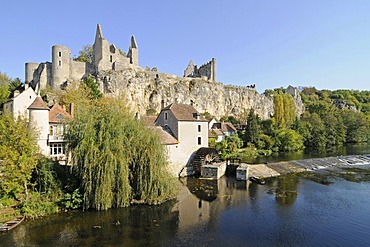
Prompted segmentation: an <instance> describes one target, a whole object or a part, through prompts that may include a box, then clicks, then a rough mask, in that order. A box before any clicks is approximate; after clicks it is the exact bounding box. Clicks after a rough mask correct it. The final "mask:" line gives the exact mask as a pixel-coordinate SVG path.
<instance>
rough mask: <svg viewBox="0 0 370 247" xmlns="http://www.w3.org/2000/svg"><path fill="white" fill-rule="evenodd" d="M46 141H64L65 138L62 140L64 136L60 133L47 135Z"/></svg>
mask: <svg viewBox="0 0 370 247" xmlns="http://www.w3.org/2000/svg"><path fill="white" fill-rule="evenodd" d="M48 141H49V142H65V141H66V140H64V136H62V135H49V136H48Z"/></svg>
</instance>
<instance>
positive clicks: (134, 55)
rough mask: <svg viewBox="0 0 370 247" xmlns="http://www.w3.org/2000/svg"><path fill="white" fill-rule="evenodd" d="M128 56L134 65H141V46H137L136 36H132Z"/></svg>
mask: <svg viewBox="0 0 370 247" xmlns="http://www.w3.org/2000/svg"><path fill="white" fill-rule="evenodd" d="M127 57H129V58H130V63H131V64H133V65H136V66H138V65H139V48H138V47H137V43H136V39H135V36H134V35H132V36H131V45H130V47H129V49H128V54H127Z"/></svg>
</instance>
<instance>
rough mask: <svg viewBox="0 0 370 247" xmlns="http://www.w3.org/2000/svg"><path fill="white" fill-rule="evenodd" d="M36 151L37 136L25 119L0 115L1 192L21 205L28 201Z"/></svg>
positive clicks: (35, 163) (35, 161) (35, 162)
mask: <svg viewBox="0 0 370 247" xmlns="http://www.w3.org/2000/svg"><path fill="white" fill-rule="evenodd" d="M37 151H38V147H37V143H36V138H35V134H34V132H33V131H32V130H30V129H29V128H28V124H27V122H26V120H25V119H21V118H18V119H17V120H14V119H13V117H12V116H10V115H8V114H2V115H0V169H1V170H2V172H1V171H0V174H1V173H2V176H1V177H0V179H1V180H2V183H1V184H0V192H2V193H5V194H7V195H10V196H12V197H14V198H15V199H17V200H20V201H25V200H27V199H28V192H29V186H30V180H31V177H32V171H33V169H34V168H35V167H36V165H37V159H36V156H35V155H36V153H37Z"/></svg>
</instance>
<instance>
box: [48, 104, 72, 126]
mask: <svg viewBox="0 0 370 247" xmlns="http://www.w3.org/2000/svg"><path fill="white" fill-rule="evenodd" d="M71 118H72V117H71V115H70V114H69V113H68V112H66V111H65V110H64V109H63V108H62V107H61V106H60V105H58V104H55V105H53V107H52V108H51V109H50V112H49V122H50V123H60V122H63V121H66V120H69V119H71Z"/></svg>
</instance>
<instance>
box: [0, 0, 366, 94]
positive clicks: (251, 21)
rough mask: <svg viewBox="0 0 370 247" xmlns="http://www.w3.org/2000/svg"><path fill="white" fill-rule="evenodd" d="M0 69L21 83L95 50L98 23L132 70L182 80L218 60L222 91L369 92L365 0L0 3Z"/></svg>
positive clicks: (15, 0)
mask: <svg viewBox="0 0 370 247" xmlns="http://www.w3.org/2000/svg"><path fill="white" fill-rule="evenodd" d="M0 9H1V15H0V23H1V27H2V28H1V32H0V33H1V39H0V44H1V45H0V71H2V72H5V73H7V74H8V75H9V76H10V77H13V78H15V77H20V78H21V79H22V80H24V63H25V62H45V61H51V46H52V45H55V44H60V45H65V46H68V47H70V48H71V50H72V54H73V55H77V54H78V51H79V50H81V49H82V47H83V46H84V45H86V44H92V43H93V41H94V37H95V30H96V24H97V23H100V24H101V25H102V28H103V35H104V37H105V38H106V39H108V40H109V41H110V42H111V43H114V44H116V45H117V46H118V47H120V48H121V49H122V50H124V51H127V48H128V46H129V41H130V36H131V35H132V34H133V35H135V36H136V40H137V42H138V46H139V64H140V65H141V66H142V67H145V66H150V67H158V69H159V70H160V71H162V72H167V73H171V74H175V75H179V76H182V75H183V70H184V69H185V67H186V66H187V64H188V62H189V60H190V59H192V60H193V62H194V63H195V64H198V65H201V64H202V63H205V62H207V61H209V60H210V59H211V58H212V57H215V58H216V59H217V79H218V81H221V82H223V83H224V84H236V85H250V84H256V87H257V90H258V91H260V92H263V91H264V90H265V89H266V88H277V87H286V86H288V85H294V86H314V87H316V88H319V89H339V88H348V89H359V90H370V1H368V0H362V1H361V0H278V1H277V0H235V1H225V0H201V1H199V0H198V1H196V0H187V1H174V0H162V1H149V0H148V1H122V0H117V1H112V0H105V1H101V0H100V1H94V0H92V1H80V0H74V1H71V0H63V1H45V0H35V1H18V0H13V1H1V3H0Z"/></svg>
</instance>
